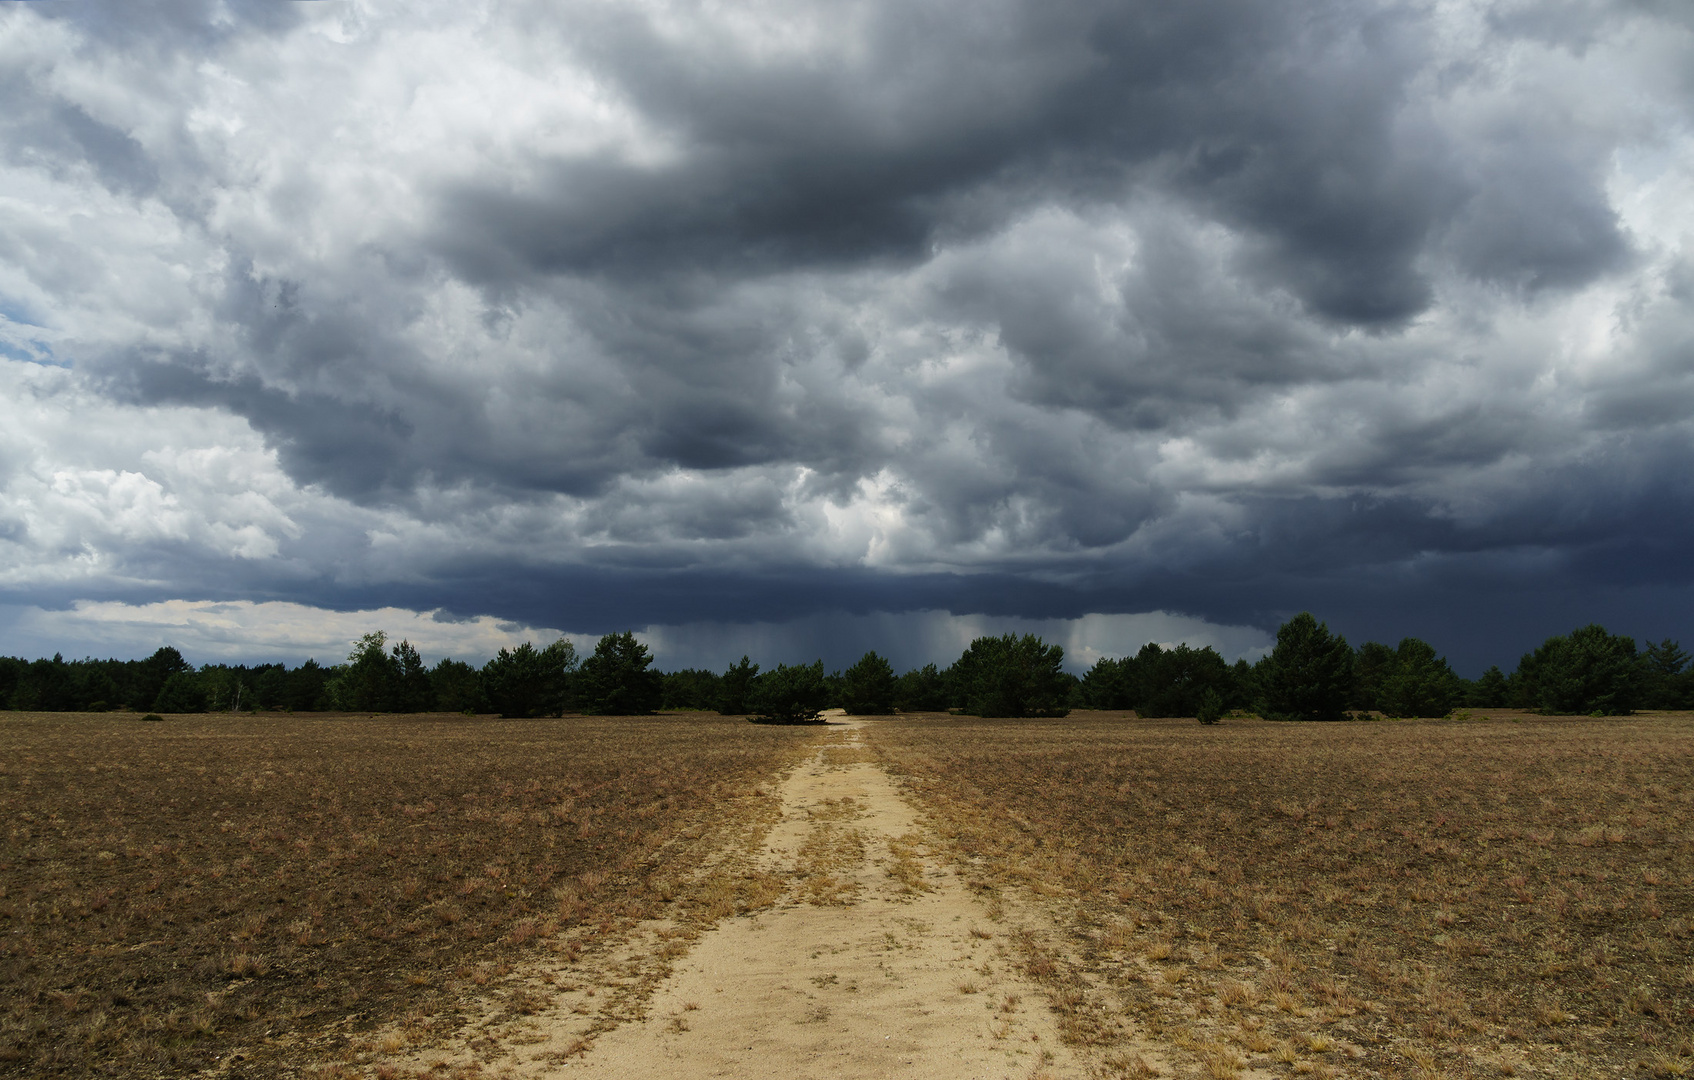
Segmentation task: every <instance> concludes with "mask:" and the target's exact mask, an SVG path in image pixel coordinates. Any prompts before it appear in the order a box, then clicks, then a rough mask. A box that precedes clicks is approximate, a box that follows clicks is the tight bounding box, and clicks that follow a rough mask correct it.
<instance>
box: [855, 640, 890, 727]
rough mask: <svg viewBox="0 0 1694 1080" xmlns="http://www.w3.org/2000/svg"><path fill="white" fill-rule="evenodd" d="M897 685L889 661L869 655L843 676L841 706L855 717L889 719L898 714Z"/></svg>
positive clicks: (863, 657) (872, 654)
mask: <svg viewBox="0 0 1694 1080" xmlns="http://www.w3.org/2000/svg"><path fill="white" fill-rule="evenodd" d="M897 682H898V680H896V679H895V678H894V668H893V667H891V666H890V665H889V663H888V661H886V660H884V659H883V658H882V657H880V656H878V655H877V654H876V653H874V652H868V653H866V654H865V655H864V656H862V657H860V658H859V662H858V663H856V664H854V665H853V666H852V667H850V668H848V669H847V672H846V674H845V675H843V676H842V686H841V690H842V693H841V707H842V708H844V709H846V710H847V711H848V712H849V713H851V714H852V715H854V716H886V715H888V714H889V713H891V712H893V711H894V694H895V690H896V685H897Z"/></svg>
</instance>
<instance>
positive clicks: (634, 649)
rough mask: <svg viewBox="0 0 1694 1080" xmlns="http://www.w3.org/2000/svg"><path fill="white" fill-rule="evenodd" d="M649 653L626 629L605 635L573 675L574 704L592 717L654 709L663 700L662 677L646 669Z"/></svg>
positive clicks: (646, 711)
mask: <svg viewBox="0 0 1694 1080" xmlns="http://www.w3.org/2000/svg"><path fill="white" fill-rule="evenodd" d="M652 663H653V656H652V654H651V653H649V652H648V651H647V646H645V645H643V644H641V643H640V642H639V641H636V640H635V635H634V634H633V633H631V632H629V631H627V630H626V631H624V632H623V633H621V634H607V635H606V636H605V637H602V638H601V639H600V642H599V644H597V645H595V646H594V655H593V656H590V657H589V658H588V659H587V660H584V661H583V662H582V670H581V671H580V672H579V673H578V675H577V701H578V707H579V708H581V709H582V711H583V712H585V713H590V714H593V715H596V716H636V715H641V714H645V713H650V712H657V711H658V709H659V705H660V703H661V702H663V701H664V696H665V686H664V677H663V676H661V675H660V674H659V673H658V672H657V671H649V670H648V667H649V666H650V665H651V664H652Z"/></svg>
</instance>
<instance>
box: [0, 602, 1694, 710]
mask: <svg viewBox="0 0 1694 1080" xmlns="http://www.w3.org/2000/svg"><path fill="white" fill-rule="evenodd" d="M1063 660H1064V650H1063V649H1062V648H1060V647H1059V646H1057V645H1049V644H1047V643H1046V642H1044V641H1042V640H1041V639H1040V638H1038V637H1036V636H1034V635H1024V636H1022V637H1018V636H1016V635H1011V634H1008V635H1004V636H1001V637H983V638H978V639H977V640H976V641H974V642H972V643H971V645H970V647H969V648H968V649H966V650H965V652H964V654H963V655H961V656H960V657H959V658H958V659H957V660H956V661H954V662H953V663H952V664H951V665H949V666H948V667H946V668H944V669H943V668H938V667H936V666H935V665H934V664H928V665H925V666H924V667H922V668H918V669H914V670H912V671H908V672H906V673H905V674H903V675H897V674H896V673H895V672H894V670H893V668H892V667H891V666H890V665H889V663H888V661H886V660H885V659H883V658H882V657H881V656H878V655H877V654H876V653H875V652H869V653H866V654H865V655H864V657H863V658H861V659H860V660H859V662H858V663H856V664H854V665H853V666H852V667H850V668H848V669H847V670H845V671H836V672H829V673H826V672H825V671H824V669H823V663H822V661H818V662H815V663H812V664H798V665H792V666H791V665H787V664H778V665H777V666H776V667H774V668H770V669H761V667H760V665H758V664H756V663H753V662H752V661H751V660H750V659H748V658H747V657H742V658H741V661H740V662H739V663H738V664H735V665H733V666H731V667H730V668H729V669H728V670H726V671H722V672H717V671H705V670H696V669H686V670H682V671H672V672H660V671H656V670H654V669H653V667H652V656H651V654H650V653H649V652H648V650H647V647H646V646H644V645H642V644H641V643H640V642H638V641H636V639H635V637H634V635H633V634H630V633H622V634H607V635H606V636H605V637H603V638H601V639H600V642H599V644H598V645H596V646H595V649H594V652H593V653H592V654H591V655H589V656H587V657H579V656H578V655H577V652H576V649H575V647H574V646H573V645H572V644H571V643H570V642H569V641H558V642H555V643H553V644H551V645H548V646H546V647H543V648H537V647H535V646H534V645H532V644H529V643H527V642H526V643H525V644H523V645H520V646H518V647H517V648H516V649H502V650H500V652H499V654H498V655H497V656H495V657H494V658H493V659H492V660H490V661H488V663H486V664H484V665H483V666H482V667H480V668H478V667H474V666H472V665H470V664H467V663H465V662H463V661H459V660H452V659H444V660H441V661H439V662H437V663H436V664H435V665H434V666H433V667H431V666H427V665H426V664H425V663H424V661H423V658H422V657H421V656H420V655H419V653H418V651H417V649H415V648H414V647H413V646H412V645H411V643H410V642H408V641H401V642H399V643H392V644H391V643H390V642H389V640H388V638H387V636H386V635H385V634H383V633H382V632H380V631H378V632H375V633H371V634H367V635H365V637H363V638H361V639H360V640H359V641H358V642H357V643H356V644H355V645H354V647H353V650H352V652H351V653H350V654H349V655H348V657H347V659H346V660H345V661H344V662H342V663H337V664H332V665H329V666H324V665H320V664H318V663H317V662H316V661H313V660H308V661H306V662H305V663H304V664H301V665H300V666H298V667H294V668H290V667H288V666H287V665H286V664H259V665H254V666H249V665H245V664H240V665H231V664H206V665H204V666H201V667H198V668H197V667H194V666H193V665H191V664H189V663H188V662H187V661H186V660H185V659H184V658H183V656H182V654H181V653H179V652H178V651H177V650H176V649H174V648H170V647H168V646H167V647H165V648H161V649H159V650H158V651H157V652H155V653H154V654H153V655H152V656H150V657H148V658H147V659H145V660H94V659H84V660H65V659H64V658H63V657H61V656H54V657H53V658H52V659H51V660H45V659H43V660H33V661H30V660H23V659H21V658H14V657H0V705H3V706H4V707H5V708H9V709H13V710H23V711H42V712H62V711H76V712H82V711H94V712H99V711H105V710H111V709H129V710H132V711H135V712H152V713H192V712H207V711H236V710H248V711H251V710H279V711H288V712H312V711H337V712H400V713H416V712H455V713H465V714H469V715H475V714H480V713H499V714H501V715H502V716H517V717H526V716H543V715H552V716H559V715H563V714H565V713H590V714H600V715H619V716H621V715H630V714H640V713H651V712H657V711H661V710H695V711H713V710H715V711H717V712H721V713H724V714H727V715H749V716H753V717H757V718H764V719H770V720H778V721H794V720H806V719H811V718H812V717H815V716H816V715H817V714H818V713H819V712H820V711H821V710H823V709H827V708H834V707H840V708H845V709H847V710H848V711H849V712H852V713H855V714H861V715H876V714H886V713H892V712H894V711H901V712H924V711H945V710H950V711H954V712H958V713H962V714H969V715H976V716H1062V715H1064V714H1065V713H1066V712H1068V711H1069V710H1071V709H1077V708H1081V709H1133V710H1135V711H1136V712H1137V713H1138V714H1139V715H1141V716H1144V717H1197V718H1199V719H1200V720H1201V721H1203V722H1208V723H1210V722H1216V721H1217V720H1220V719H1222V718H1224V717H1225V716H1228V715H1230V714H1232V713H1233V714H1236V715H1241V714H1246V713H1254V714H1257V715H1260V716H1263V717H1266V718H1267V719H1279V720H1339V719H1345V718H1348V717H1355V716H1361V715H1370V714H1375V713H1380V714H1382V715H1386V716H1392V717H1434V716H1445V715H1447V714H1449V713H1451V712H1452V711H1454V710H1455V709H1461V708H1501V707H1515V708H1523V709H1534V710H1539V711H1541V712H1545V713H1551V714H1591V715H1607V716H1615V715H1624V714H1627V713H1630V712H1632V711H1634V710H1636V709H1686V708H1691V707H1694V669H1691V667H1690V665H1689V657H1688V655H1687V654H1686V653H1684V652H1683V651H1682V649H1681V648H1680V647H1679V645H1678V643H1677V642H1675V641H1670V640H1665V641H1661V642H1658V643H1657V644H1652V643H1649V644H1648V645H1647V646H1646V647H1645V648H1639V649H1638V648H1637V647H1636V643H1635V640H1634V639H1633V638H1630V637H1626V636H1622V635H1617V634H1611V633H1608V632H1607V631H1606V630H1605V629H1604V628H1603V627H1600V626H1585V627H1582V628H1580V629H1577V630H1574V631H1572V632H1571V633H1569V634H1565V635H1560V636H1557V637H1551V638H1548V639H1547V640H1546V641H1545V642H1543V643H1542V644H1541V645H1540V646H1539V647H1538V648H1536V649H1535V650H1533V651H1532V652H1528V653H1525V654H1524V655H1523V658H1522V659H1521V660H1519V661H1518V665H1517V668H1516V670H1514V671H1513V672H1512V673H1511V674H1509V675H1508V674H1506V673H1504V672H1502V671H1501V670H1500V669H1499V668H1498V667H1492V668H1489V669H1488V670H1487V671H1486V672H1484V673H1483V674H1482V676H1481V678H1478V679H1474V680H1472V679H1463V678H1460V677H1459V676H1457V675H1455V674H1454V673H1453V670H1452V669H1451V667H1449V666H1448V664H1447V661H1446V660H1445V659H1444V658H1443V657H1441V656H1440V655H1439V654H1437V652H1436V651H1435V649H1434V647H1432V646H1431V645H1429V644H1428V643H1426V642H1423V641H1420V640H1418V639H1417V638H1406V639H1404V640H1402V641H1401V642H1400V643H1399V644H1398V645H1394V646H1389V645H1385V644H1381V643H1379V642H1366V643H1364V644H1363V645H1360V646H1358V647H1357V648H1354V647H1353V646H1351V645H1349V644H1348V643H1347V641H1346V639H1345V638H1343V637H1341V636H1340V635H1338V634H1332V633H1331V632H1330V631H1329V629H1328V627H1327V626H1326V625H1325V624H1323V623H1321V622H1319V621H1317V620H1316V619H1314V618H1313V617H1312V616H1311V615H1309V614H1304V613H1303V614H1301V615H1298V616H1296V617H1295V618H1293V619H1291V620H1289V621H1288V622H1287V623H1285V624H1284V625H1283V626H1282V627H1281V628H1280V629H1278V631H1277V643H1276V647H1275V648H1274V649H1273V650H1272V651H1271V653H1270V654H1268V655H1267V656H1265V657H1264V658H1263V659H1261V660H1259V661H1258V662H1257V663H1254V664H1249V663H1248V662H1246V661H1245V660H1239V661H1237V662H1235V663H1234V664H1230V663H1228V662H1226V661H1225V660H1224V659H1223V657H1222V656H1220V655H1219V654H1218V653H1217V652H1216V651H1214V650H1213V649H1211V648H1210V647H1206V648H1200V649H1194V648H1189V647H1188V646H1187V645H1178V646H1176V647H1175V648H1172V649H1167V648H1164V647H1162V646H1159V645H1157V644H1148V645H1146V646H1144V647H1143V648H1142V649H1141V650H1140V651H1139V652H1137V653H1136V654H1135V655H1133V656H1124V657H1119V658H1103V659H1101V660H1099V661H1098V662H1097V663H1095V665H1094V666H1093V667H1092V668H1091V669H1089V671H1088V673H1087V674H1086V675H1084V676H1082V677H1081V678H1077V677H1076V676H1074V675H1071V674H1069V673H1067V672H1065V671H1064V670H1063V669H1062V667H1061V665H1062V663H1063Z"/></svg>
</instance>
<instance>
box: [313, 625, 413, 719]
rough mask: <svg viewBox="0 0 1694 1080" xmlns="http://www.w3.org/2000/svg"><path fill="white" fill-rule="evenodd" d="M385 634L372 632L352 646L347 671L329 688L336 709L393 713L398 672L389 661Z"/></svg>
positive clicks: (348, 655)
mask: <svg viewBox="0 0 1694 1080" xmlns="http://www.w3.org/2000/svg"><path fill="white" fill-rule="evenodd" d="M387 645H388V635H387V634H386V633H384V632H383V631H381V630H373V631H372V632H371V633H368V634H366V635H365V636H364V637H362V638H360V639H359V640H358V641H357V642H355V643H354V645H353V651H352V652H351V653H349V654H347V666H346V668H345V669H344V670H343V671H342V672H341V673H340V674H339V675H338V676H336V678H335V681H334V683H333V684H332V686H331V687H330V691H329V692H330V697H331V700H332V701H333V702H334V703H335V707H336V708H338V709H341V710H342V711H344V712H392V711H393V709H394V700H395V695H396V692H397V690H398V686H399V681H400V673H399V671H398V670H397V669H396V666H395V664H394V661H393V660H392V659H390V658H389V655H388V651H387Z"/></svg>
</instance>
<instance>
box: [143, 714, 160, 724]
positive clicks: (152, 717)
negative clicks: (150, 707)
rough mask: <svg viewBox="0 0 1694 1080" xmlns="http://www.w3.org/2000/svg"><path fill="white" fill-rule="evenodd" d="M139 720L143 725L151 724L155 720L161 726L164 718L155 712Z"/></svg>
mask: <svg viewBox="0 0 1694 1080" xmlns="http://www.w3.org/2000/svg"><path fill="white" fill-rule="evenodd" d="M141 719H142V722H143V723H149V722H152V721H155V720H156V721H158V722H159V723H161V724H162V723H164V722H165V718H164V717H162V716H160V715H159V714H158V713H156V712H150V713H148V714H147V715H146V716H143V717H142V718H141Z"/></svg>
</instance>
